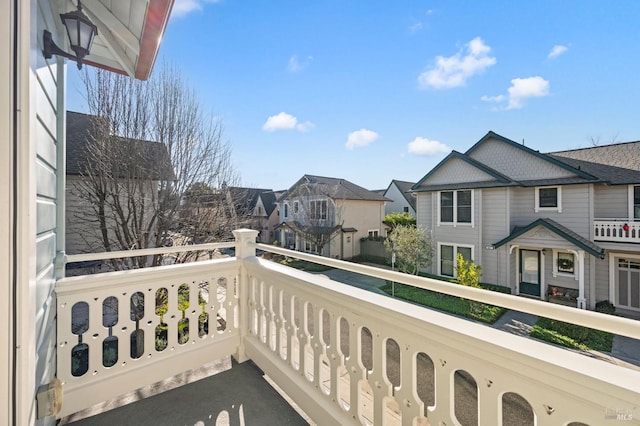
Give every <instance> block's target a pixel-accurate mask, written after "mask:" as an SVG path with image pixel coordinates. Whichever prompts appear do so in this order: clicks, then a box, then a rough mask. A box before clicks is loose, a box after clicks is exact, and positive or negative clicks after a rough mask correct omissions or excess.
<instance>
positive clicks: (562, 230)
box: [493, 218, 604, 259]
mask: <svg viewBox="0 0 640 426" xmlns="http://www.w3.org/2000/svg"><path fill="white" fill-rule="evenodd" d="M538 226H541V227H544V228H546V229H548V230H549V231H551V232H553V233H554V234H556V235H558V236H559V237H561V238H563V239H565V240H567V241H569V242H570V243H571V244H573V245H575V246H576V247H578V248H580V249H582V250H584V251H586V252H587V253H589V254H591V255H592V256H595V257H597V258H600V259H604V249H603V248H601V247H600V246H598V245H597V244H595V243H594V242H593V241H590V240H588V239H586V238H584V237H582V236H581V235H579V234H577V233H575V232H573V231H572V230H570V229H569V228H567V227H565V226H563V225H561V224H559V223H558V222H556V221H555V220H552V219H548V218H542V219H538V220H535V221H533V222H531V223H530V224H529V225H527V226H524V227H521V228H515V229H514V230H513V231H512V232H511V234H510V235H509V236H507V237H506V238H503V239H502V240H500V241H498V242H497V243H495V244H493V247H494V248H498V247H500V246H503V245H505V244H507V243H508V242H510V241H513V240H515V239H517V238H518V237H520V236H522V235H524V234H526V233H527V232H529V231H531V230H532V229H534V228H536V227H538Z"/></svg>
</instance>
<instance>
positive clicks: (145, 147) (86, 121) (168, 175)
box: [66, 111, 175, 180]
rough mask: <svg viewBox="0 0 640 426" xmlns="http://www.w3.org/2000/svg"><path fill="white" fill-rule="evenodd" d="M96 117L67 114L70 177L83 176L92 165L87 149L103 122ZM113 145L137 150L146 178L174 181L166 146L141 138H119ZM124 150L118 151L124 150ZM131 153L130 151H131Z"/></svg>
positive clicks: (114, 139) (68, 112)
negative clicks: (94, 133)
mask: <svg viewBox="0 0 640 426" xmlns="http://www.w3.org/2000/svg"><path fill="white" fill-rule="evenodd" d="M100 120H101V119H100V118H99V117H97V116H95V115H89V114H83V113H79V112H73V111H67V139H66V141H67V144H66V145H67V150H66V151H67V156H66V163H67V168H66V173H67V175H83V174H85V172H86V171H87V168H88V167H90V165H91V158H90V157H89V155H88V151H87V147H88V146H89V144H90V142H91V141H92V138H93V136H92V132H93V131H94V128H95V127H97V125H98V124H99V123H100ZM111 142H113V143H114V144H116V146H117V147H118V148H120V149H123V150H124V149H126V150H127V151H129V150H132V149H133V150H134V151H135V153H137V154H138V155H137V156H136V158H139V159H141V160H142V161H143V163H142V164H141V165H140V166H141V169H140V170H142V171H143V173H144V176H143V178H145V179H149V180H174V179H175V174H174V172H173V168H172V166H171V159H170V157H169V153H168V152H167V149H166V147H165V146H164V144H162V143H160V142H153V141H146V140H140V139H128V138H123V137H115V138H112V139H111ZM120 149H117V150H114V152H115V151H120ZM129 152H130V151H129Z"/></svg>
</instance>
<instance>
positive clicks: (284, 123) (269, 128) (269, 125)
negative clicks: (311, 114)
mask: <svg viewBox="0 0 640 426" xmlns="http://www.w3.org/2000/svg"><path fill="white" fill-rule="evenodd" d="M314 127H315V125H314V124H313V123H312V122H310V121H305V122H304V123H298V119H297V118H296V117H294V116H293V115H291V114H287V113H286V112H281V113H279V114H276V115H272V116H271V117H269V118H267V121H265V122H264V124H263V125H262V130H264V131H265V132H275V131H276V130H294V129H295V130H297V131H299V132H308V131H309V130H311V129H313V128H314Z"/></svg>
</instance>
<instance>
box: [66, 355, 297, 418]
mask: <svg viewBox="0 0 640 426" xmlns="http://www.w3.org/2000/svg"><path fill="white" fill-rule="evenodd" d="M220 364H226V369H225V371H222V372H220V373H218V374H214V375H210V376H207V374H210V373H212V372H214V370H215V369H218V370H219V369H220ZM230 364H231V361H229V360H225V361H224V362H218V365H216V366H214V367H208V369H203V370H202V371H194V372H189V373H186V374H183V375H180V376H176V377H174V378H172V379H169V380H166V381H165V382H161V383H159V384H155V385H152V386H150V387H148V388H144V389H139V390H138V391H135V392H132V393H130V394H128V395H124V396H123V397H122V398H119V399H118V400H114V401H109V402H107V403H104V404H100V405H99V406H94V407H92V408H90V409H88V410H85V411H82V412H80V413H76V414H73V415H71V416H69V417H66V418H64V419H62V420H61V421H60V423H59V424H60V425H66V424H71V425H74V426H84V425H91V426H102V425H104V426H112V425H154V426H162V425H167V426H168V425H171V426H175V425H196V426H204V425H215V426H223V425H245V424H246V425H261V424H278V425H308V424H309V423H308V421H307V420H305V419H304V418H303V417H301V416H300V414H298V413H297V412H296V411H295V410H294V409H293V408H292V407H291V406H290V405H289V403H288V402H287V401H286V400H285V399H284V398H283V397H282V396H281V395H280V394H279V393H278V392H276V391H275V390H274V388H273V387H271V385H269V383H268V382H267V381H266V380H265V379H264V376H263V373H262V371H260V369H259V368H258V367H257V366H256V365H255V364H253V362H251V361H247V362H245V363H243V364H237V363H235V362H233V366H232V368H228V367H229V366H230ZM202 376H204V377H202ZM185 383H186V384H185ZM166 389H168V390H166ZM122 404H126V405H122ZM113 407H116V408H113ZM105 410H108V411H105Z"/></svg>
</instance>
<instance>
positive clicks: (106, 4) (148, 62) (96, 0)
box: [53, 0, 174, 80]
mask: <svg viewBox="0 0 640 426" xmlns="http://www.w3.org/2000/svg"><path fill="white" fill-rule="evenodd" d="M173 2H174V0H118V1H101V0H83V1H82V11H83V12H84V14H85V15H87V17H89V19H91V21H92V22H93V23H94V24H95V25H96V26H97V27H98V35H97V36H96V38H95V39H94V41H93V47H92V49H91V54H90V55H88V56H86V57H85V58H84V60H83V63H85V64H87V65H91V66H94V67H97V68H102V69H105V70H109V71H113V72H116V73H119V74H125V75H128V76H130V77H135V78H137V79H139V80H146V79H147V78H148V77H149V75H150V74H151V70H152V69H153V65H154V63H155V60H156V57H157V56H158V50H159V49H160V42H161V41H162V37H163V35H164V31H165V29H166V27H167V23H168V22H169V16H170V15H171V9H172V8H173ZM53 4H54V5H55V6H53V7H54V8H56V6H57V13H65V12H68V11H69V10H73V9H75V8H76V5H77V0H74V1H71V0H64V1H59V2H53ZM55 25H56V26H57V29H58V32H59V34H62V33H63V32H64V30H63V28H62V23H61V22H60V20H56V22H55ZM58 41H59V40H58ZM58 44H59V45H60V46H61V47H62V46H65V47H66V48H67V51H68V40H66V37H65V41H64V43H58Z"/></svg>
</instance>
